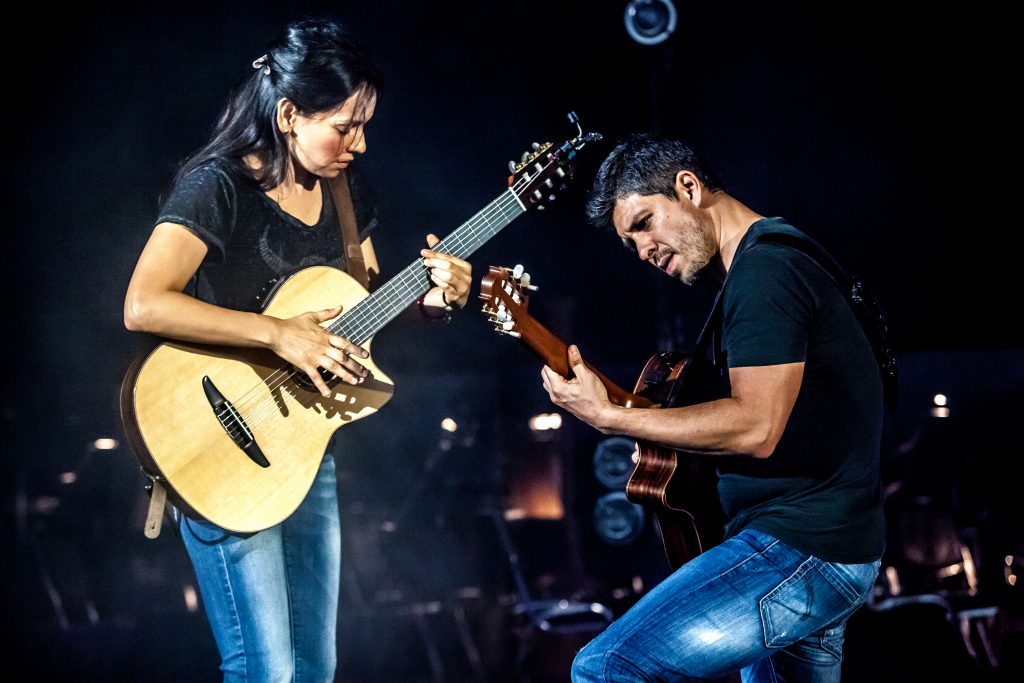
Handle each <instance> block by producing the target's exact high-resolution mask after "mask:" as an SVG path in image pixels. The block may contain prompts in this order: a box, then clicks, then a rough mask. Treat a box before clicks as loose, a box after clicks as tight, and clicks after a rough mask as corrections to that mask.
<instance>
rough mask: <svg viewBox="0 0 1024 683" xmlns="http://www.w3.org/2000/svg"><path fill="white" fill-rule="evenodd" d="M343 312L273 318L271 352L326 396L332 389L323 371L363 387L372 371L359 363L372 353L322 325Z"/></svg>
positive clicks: (310, 313)
mask: <svg viewBox="0 0 1024 683" xmlns="http://www.w3.org/2000/svg"><path fill="white" fill-rule="evenodd" d="M341 309H342V307H341V306H335V307H334V308H328V309H326V310H323V311H310V312H309V313H303V314H302V315H297V316H295V317H294V318H285V319H280V318H273V320H274V321H275V334H274V338H273V341H272V342H271V345H270V348H271V350H272V351H273V352H274V353H276V354H277V355H278V356H280V357H281V358H283V359H284V360H286V361H288V362H289V363H291V364H292V365H294V366H295V367H296V368H298V369H299V370H301V371H302V372H304V373H306V375H308V376H309V379H310V380H311V381H312V382H313V384H315V385H316V388H317V389H319V390H320V393H321V394H323V395H324V396H330V395H331V390H330V389H329V388H328V387H327V383H326V382H324V378H323V377H322V376H321V375H320V368H323V369H324V370H327V371H328V372H330V373H332V374H334V375H336V376H337V377H340V378H341V379H342V380H344V381H346V382H348V383H349V384H359V383H360V382H362V381H363V380H364V379H366V378H367V377H369V376H370V371H369V370H367V369H366V368H365V367H363V365H362V364H360V363H359V362H357V361H356V360H355V358H369V357H370V353H369V352H368V351H367V350H366V349H364V348H362V347H360V346H357V345H356V344H353V343H352V342H350V341H348V340H347V339H343V338H341V337H338V336H336V335H333V334H331V333H330V332H328V331H327V330H326V329H325V328H324V327H323V326H322V325H321V323H324V322H327V321H328V320H331V319H332V318H336V317H338V315H340V314H341Z"/></svg>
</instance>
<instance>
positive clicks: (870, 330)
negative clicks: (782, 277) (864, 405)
mask: <svg viewBox="0 0 1024 683" xmlns="http://www.w3.org/2000/svg"><path fill="white" fill-rule="evenodd" d="M758 244H778V245H781V246H784V247H788V248H790V249H795V250H796V251H798V252H800V253H801V254H803V255H804V256H807V257H808V258H809V259H811V261H813V262H814V263H815V264H817V265H818V267H819V268H821V269H822V270H823V271H825V273H826V274H828V276H829V279H831V280H832V282H833V284H835V286H836V287H838V288H839V291H840V293H841V294H842V295H843V298H844V299H846V302H847V303H848V304H849V305H850V308H851V310H852V311H853V314H854V316H855V317H856V318H857V321H858V322H859V323H860V325H861V328H862V329H863V330H864V335H865V336H866V337H867V339H868V342H869V343H870V344H871V349H872V351H873V352H874V354H875V360H876V361H877V362H878V367H879V369H880V370H881V372H882V385H883V387H884V390H885V403H886V406H887V407H888V409H889V411H890V412H895V410H896V405H897V402H898V399H899V377H898V375H897V372H896V358H895V356H894V355H893V352H892V348H891V347H890V346H889V342H888V332H889V328H888V324H887V323H886V320H885V315H884V314H883V312H882V308H881V306H880V305H879V303H878V301H877V299H875V297H874V296H873V295H872V294H871V292H870V291H869V290H868V288H867V285H865V284H864V282H863V280H861V279H860V278H858V277H853V276H851V275H849V274H847V273H846V271H845V270H843V268H842V266H840V265H839V262H838V261H836V260H835V258H833V257H832V255H831V254H829V253H828V252H827V251H825V250H824V249H823V248H822V247H821V245H819V244H818V243H817V242H815V241H814V240H812V239H811V238H810V237H798V236H797V235H792V234H790V233H783V232H766V233H762V234H760V235H758V236H757V238H756V239H754V240H753V241H751V242H750V244H748V245H747V246H746V247H744V249H743V252H740V253H737V254H736V256H735V257H733V263H735V262H736V260H737V259H738V258H739V257H740V254H742V253H744V252H746V251H747V250H749V249H751V248H753V247H754V246H756V245H758ZM728 281H729V278H728V275H726V283H727V282H728ZM724 292H725V283H723V284H722V287H721V289H719V291H718V295H717V296H716V297H715V302H714V304H713V306H712V308H711V314H710V315H709V316H708V319H707V322H705V323H704V327H703V329H702V330H701V333H700V337H698V339H697V345H696V348H695V350H694V354H693V355H694V358H708V359H710V360H711V362H712V363H713V364H714V365H715V367H720V366H721V365H722V363H721V358H722V353H721V348H720V345H721V329H722V308H723V305H724V302H723V293H724ZM712 341H714V342H715V343H714V344H712Z"/></svg>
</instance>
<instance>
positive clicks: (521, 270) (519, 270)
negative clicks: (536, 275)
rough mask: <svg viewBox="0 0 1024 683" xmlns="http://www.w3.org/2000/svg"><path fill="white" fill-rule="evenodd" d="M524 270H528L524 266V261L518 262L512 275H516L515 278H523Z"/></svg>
mask: <svg viewBox="0 0 1024 683" xmlns="http://www.w3.org/2000/svg"><path fill="white" fill-rule="evenodd" d="M524 272H526V269H525V268H523V264H522V263H517V264H516V267H515V268H513V269H512V277H514V278H515V279H517V280H518V279H519V278H521V277H522V276H523V273H524Z"/></svg>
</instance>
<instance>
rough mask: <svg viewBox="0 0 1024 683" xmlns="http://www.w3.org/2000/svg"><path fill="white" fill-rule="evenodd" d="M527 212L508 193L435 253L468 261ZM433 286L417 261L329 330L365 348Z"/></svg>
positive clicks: (501, 196) (435, 249)
mask: <svg viewBox="0 0 1024 683" xmlns="http://www.w3.org/2000/svg"><path fill="white" fill-rule="evenodd" d="M525 211H526V208H525V207H524V206H523V204H522V202H521V201H520V200H519V197H518V196H516V194H515V192H513V191H512V189H508V190H506V191H505V192H503V193H502V194H501V195H499V196H498V198H497V199H495V200H494V201H492V202H491V203H490V204H488V205H487V206H485V207H484V208H483V209H481V210H480V211H479V212H478V213H477V214H476V215H475V216H473V217H472V218H470V219H469V220H468V221H466V222H465V223H463V224H462V225H461V226H459V227H458V228H456V229H455V230H454V231H453V232H452V233H451V234H450V235H448V236H447V237H445V238H444V239H443V240H441V242H439V243H438V244H437V245H436V246H435V247H434V251H437V252H441V253H443V254H450V255H451V256H455V257H457V258H460V259H466V258H468V257H469V256H470V255H472V254H473V253H474V252H475V251H476V250H477V249H479V248H480V247H481V246H482V245H483V244H484V243H485V242H487V240H489V239H491V238H492V237H494V236H495V235H497V234H498V232H500V231H501V229H502V228H504V227H505V226H506V225H508V224H509V223H511V222H512V221H513V220H514V219H515V218H516V217H518V216H519V215H520V214H522V213H523V212H525ZM431 286H432V283H431V281H430V274H429V273H428V271H427V269H426V268H424V267H423V262H422V260H420V259H417V260H415V261H413V262H412V263H410V264H409V265H408V266H406V267H405V268H404V269H403V270H402V271H401V272H400V273H399V274H398V275H396V276H395V277H393V278H391V279H390V280H388V281H387V282H386V283H384V284H383V285H381V286H380V287H379V288H378V289H377V290H376V291H375V292H373V294H371V295H370V296H368V297H366V298H365V299H363V300H362V301H360V302H359V303H358V304H356V305H355V306H354V307H353V308H352V309H350V310H349V311H348V312H347V313H344V314H342V316H341V317H340V318H338V319H337V320H336V321H335V322H334V323H333V324H332V325H331V326H330V330H331V333H332V334H336V335H338V336H339V337H344V338H345V339H348V340H350V341H352V342H355V343H356V344H363V343H365V342H366V341H367V340H368V339H370V338H371V337H373V335H375V334H376V333H377V332H378V331H379V330H380V329H381V328H382V327H384V326H385V325H387V324H388V323H389V322H391V321H392V320H394V319H395V318H396V317H397V316H398V314H399V313H401V312H402V311H404V310H405V309H406V308H408V306H409V304H411V303H412V302H413V301H415V300H416V299H417V298H418V297H419V295H420V294H422V293H423V292H425V291H426V290H428V289H430V287H431Z"/></svg>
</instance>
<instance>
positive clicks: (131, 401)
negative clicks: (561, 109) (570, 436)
mask: <svg viewBox="0 0 1024 683" xmlns="http://www.w3.org/2000/svg"><path fill="white" fill-rule="evenodd" d="M569 120H570V122H572V123H575V124H576V128H577V131H578V134H577V135H576V136H575V137H572V138H571V139H569V140H567V141H565V142H563V143H562V144H561V145H558V146H555V145H552V144H551V143H547V144H544V145H540V146H538V147H537V149H535V150H534V151H533V152H532V153H531V154H530V155H528V156H527V157H525V158H524V159H523V161H522V162H521V163H519V164H517V165H515V166H514V167H513V168H512V175H511V176H510V177H509V188H508V189H507V190H506V191H505V192H503V193H502V194H501V195H499V196H498V197H497V198H496V199H495V200H494V201H492V202H490V203H489V204H488V205H487V206H485V207H484V208H483V209H481V210H480V211H479V212H478V213H477V214H476V215H474V216H473V217H472V218H470V219H469V220H468V221H466V222H465V223H463V224H462V225H461V226H460V227H458V228H457V229H456V230H454V231H453V232H452V233H451V234H449V235H448V236H447V237H445V238H444V239H443V240H442V241H441V242H440V243H439V244H438V245H437V246H435V247H434V249H435V250H436V251H440V252H443V253H446V254H451V255H453V256H456V257H459V258H463V259H465V258H468V257H469V256H470V255H471V254H473V253H474V252H475V251H476V250H477V249H478V248H479V247H480V246H481V245H483V244H484V243H485V242H486V241H487V240H489V239H491V238H492V237H493V236H495V235H496V234H497V233H498V232H499V231H500V230H501V229H502V228H504V227H505V226H506V225H508V224H509V223H510V222H511V221H512V220H514V219H515V218H517V217H518V216H520V215H521V214H523V213H524V212H526V211H527V210H529V209H533V208H543V206H544V203H545V202H546V201H549V200H550V199H553V198H554V193H555V192H556V191H557V190H558V189H560V188H561V187H564V184H565V182H567V181H568V180H569V179H570V178H571V177H572V174H573V171H574V166H573V161H574V157H575V156H576V154H577V152H578V151H579V150H580V149H582V148H583V146H584V145H585V144H586V143H588V142H590V141H594V140H599V139H600V138H601V136H600V134H598V133H587V134H584V133H583V130H582V128H580V126H579V123H578V119H576V117H575V115H574V114H570V115H569ZM430 286H431V285H430V280H429V276H428V273H427V270H426V269H425V268H424V267H423V265H422V262H421V261H420V260H416V261H414V262H413V263H411V264H410V265H408V266H407V267H406V268H405V269H404V270H402V271H401V272H400V273H398V275H396V276H395V277H393V278H391V279H390V280H389V281H387V282H385V283H384V284H383V285H381V286H380V287H379V288H378V289H376V290H375V291H374V292H373V293H372V294H370V293H369V292H367V290H366V289H364V288H363V287H362V286H361V285H360V284H358V283H357V282H356V280H354V279H353V278H352V277H350V276H349V275H347V274H346V273H344V272H342V271H341V270H338V269H336V268H331V267H328V266H314V267H311V268H306V269H304V270H301V271H298V272H297V273H295V274H293V275H291V276H290V277H288V278H286V279H284V280H283V281H282V282H281V283H280V284H279V285H278V286H276V288H275V289H274V290H273V292H272V293H271V294H270V295H269V296H268V297H267V299H266V303H265V305H264V308H263V309H262V312H263V313H264V314H266V315H271V316H275V317H278V318H290V317H293V316H296V315H300V314H302V313H305V312H308V311H317V310H323V309H327V308H332V307H334V306H336V305H338V304H341V305H342V306H343V307H344V308H343V311H344V312H343V313H342V314H341V315H340V316H339V317H337V318H335V319H333V320H330V321H328V322H326V323H325V324H324V326H325V328H326V329H327V330H328V331H330V333H331V334H335V335H338V336H340V337H344V338H345V339H348V340H350V341H352V342H354V343H356V344H359V345H360V346H362V347H364V348H366V349H367V350H369V349H370V344H371V340H372V338H373V336H374V334H376V333H377V331H378V330H380V329H381V328H382V327H384V325H386V324H387V323H388V322H390V321H391V320H393V319H394V318H395V317H397V316H398V315H399V313H401V312H402V311H403V310H404V309H406V308H407V307H408V306H409V305H410V304H411V303H412V302H414V301H415V300H416V299H417V297H419V295H420V294H422V293H423V292H424V291H426V290H427V289H429V287H430ZM361 362H362V363H363V364H364V365H365V366H366V367H367V368H369V369H370V371H371V372H372V373H373V376H372V378H371V379H369V380H368V381H364V382H362V383H361V384H358V385H350V384H347V383H345V382H342V381H341V380H339V379H337V378H336V377H334V376H333V375H331V374H330V373H327V372H326V371H321V374H322V375H323V377H324V379H325V380H326V381H327V383H328V386H329V387H330V389H331V391H332V393H331V395H330V396H329V397H324V396H323V395H322V394H320V392H319V391H318V390H317V389H316V387H315V386H314V385H313V383H312V382H311V381H310V380H309V378H308V377H307V376H306V375H305V373H303V372H301V371H298V370H297V369H295V368H294V367H292V366H291V365H289V364H287V363H284V361H282V360H281V358H279V357H278V356H276V355H275V354H273V353H271V352H270V351H266V350H259V349H246V348H233V347H225V346H214V345H204V344H192V343H184V342H178V341H164V342H162V343H160V344H159V345H158V346H157V347H156V348H155V350H153V351H152V352H150V353H149V354H147V355H145V356H144V357H141V358H139V359H138V360H137V361H136V362H135V363H134V364H133V365H132V367H131V368H130V369H129V371H128V372H127V373H126V375H125V377H124V380H123V382H122V385H121V400H120V403H121V417H122V423H123V426H124V431H125V435H126V437H127V440H128V442H129V443H130V445H131V447H132V449H133V451H134V453H135V455H136V458H137V459H138V461H139V464H140V465H141V467H142V470H143V471H144V473H145V474H146V475H147V476H149V477H150V478H152V479H153V480H154V481H156V482H159V484H160V485H161V486H162V487H163V488H164V489H165V490H166V491H167V497H168V499H169V500H170V502H172V503H173V504H174V505H176V506H177V507H178V508H179V509H180V510H182V511H183V512H185V513H186V514H189V515H191V516H194V517H200V518H203V519H206V520H209V521H210V522H213V523H214V524H216V525H218V526H220V527H223V528H224V529H227V530H229V531H234V532H255V531H260V530H262V529H266V528H269V527H271V526H274V525H276V524H278V523H280V522H282V521H283V520H285V519H286V518H287V517H288V516H289V515H291V513H292V512H294V511H295V509H296V508H297V507H298V506H299V504H300V503H301V502H302V500H303V499H304V498H305V496H306V494H307V493H308V492H309V489H310V487H311V486H312V483H313V479H314V477H315V475H316V472H317V470H318V468H319V465H320V461H321V459H322V458H323V453H324V450H325V448H326V446H327V443H328V441H329V440H330V438H331V435H332V434H333V433H334V432H335V431H336V430H337V429H338V428H339V427H340V426H342V425H345V424H348V423H351V422H353V421H355V420H358V419H361V418H364V417H367V416H368V415H372V414H373V413H375V412H377V411H378V410H380V409H381V407H382V406H383V405H384V404H385V403H387V402H388V400H389V399H390V398H391V396H392V394H393V393H394V383H393V382H392V381H391V379H390V378H389V377H388V376H387V375H386V374H385V373H384V372H383V371H382V370H381V369H380V368H378V367H377V365H376V364H375V363H374V361H373V357H372V356H371V357H370V358H368V359H365V360H361Z"/></svg>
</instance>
